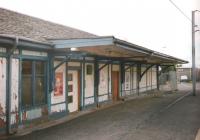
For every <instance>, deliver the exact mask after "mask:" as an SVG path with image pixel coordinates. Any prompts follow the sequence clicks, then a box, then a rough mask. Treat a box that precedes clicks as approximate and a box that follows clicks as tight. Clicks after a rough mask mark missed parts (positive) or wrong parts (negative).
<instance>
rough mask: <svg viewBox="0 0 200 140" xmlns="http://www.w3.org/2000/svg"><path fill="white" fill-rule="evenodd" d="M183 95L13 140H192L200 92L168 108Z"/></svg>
mask: <svg viewBox="0 0 200 140" xmlns="http://www.w3.org/2000/svg"><path fill="white" fill-rule="evenodd" d="M184 87H185V89H188V86H187V85H186V86H184ZM183 92H185V91H184V90H180V91H179V92H178V93H174V94H167V95H163V96H159V97H145V98H140V99H135V100H131V101H126V102H125V103H123V104H120V105H116V106H114V107H111V108H107V109H104V110H100V111H98V112H95V113H92V114H88V115H85V116H82V117H80V118H77V119H74V120H71V121H69V122H66V123H63V124H61V125H57V126H54V127H51V128H48V129H45V130H41V131H37V132H34V133H32V134H29V135H26V136H22V137H18V138H13V140H193V139H194V138H195V135H196V133H197V130H198V129H199V128H200V93H198V94H197V96H196V97H193V96H191V95H190V96H187V97H185V98H184V99H183V100H181V101H179V102H178V103H176V104H174V105H172V106H168V105H169V104H171V103H172V102H173V101H175V100H176V99H177V98H179V97H180V96H183V95H184V93H183ZM167 106H168V108H167ZM11 140H12V139H11Z"/></svg>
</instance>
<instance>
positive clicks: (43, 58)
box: [0, 9, 187, 133]
mask: <svg viewBox="0 0 200 140" xmlns="http://www.w3.org/2000/svg"><path fill="white" fill-rule="evenodd" d="M183 63H187V62H186V61H184V60H181V59H178V58H175V57H172V56H168V55H165V54H162V53H159V52H156V51H153V50H150V49H147V48H144V47H142V46H138V45H135V44H133V43H130V42H127V41H124V40H120V39H118V38H115V37H114V36H97V35H94V34H90V33H87V32H84V31H81V30H78V29H74V28H71V27H66V26H63V25H58V24H55V23H52V22H48V21H45V20H42V19H38V18H35V17H30V16H27V15H23V14H20V13H16V12H13V11H10V10H6V9H0V131H1V132H2V133H4V132H7V133H12V132H14V131H17V130H18V129H19V128H23V127H24V126H27V125H29V124H31V123H32V122H34V121H35V120H41V119H47V120H48V119H51V118H54V119H57V118H60V117H65V116H67V115H68V114H70V113H72V112H78V111H81V110H85V109H88V108H95V107H98V106H99V105H101V104H106V103H110V102H116V101H118V100H120V99H122V98H124V97H128V96H131V95H133V96H138V95H140V94H143V93H145V92H147V91H152V90H159V76H160V75H161V73H162V69H161V66H162V67H165V68H168V67H174V66H175V65H176V64H183ZM174 73H175V71H174ZM175 84H176V83H175Z"/></svg>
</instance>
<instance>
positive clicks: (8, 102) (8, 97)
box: [6, 55, 12, 135]
mask: <svg viewBox="0 0 200 140" xmlns="http://www.w3.org/2000/svg"><path fill="white" fill-rule="evenodd" d="M11 70H12V56H10V55H9V56H8V58H7V70H6V71H7V78H6V133H7V135H9V134H10V133H11V130H10V129H11V126H10V120H11V116H10V115H11V114H10V112H11V77H12V73H11Z"/></svg>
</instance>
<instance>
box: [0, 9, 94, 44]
mask: <svg viewBox="0 0 200 140" xmlns="http://www.w3.org/2000/svg"><path fill="white" fill-rule="evenodd" d="M0 34H6V35H12V36H13V35H14V36H18V37H25V38H30V39H33V40H36V41H42V42H47V39H49V38H50V39H51V38H54V39H59V38H65V39H72V38H93V37H97V36H96V35H94V34H91V33H88V32H85V31H81V30H78V29H74V28H71V27H67V26H64V25H59V24H55V23H52V22H49V21H45V20H42V19H39V18H35V17H31V16H27V15H24V14H20V13H17V12H14V11H10V10H6V9H3V8H0Z"/></svg>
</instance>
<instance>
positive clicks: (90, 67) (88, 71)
mask: <svg viewBox="0 0 200 140" xmlns="http://www.w3.org/2000/svg"><path fill="white" fill-rule="evenodd" d="M86 73H87V75H91V74H92V65H87V66H86Z"/></svg>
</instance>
